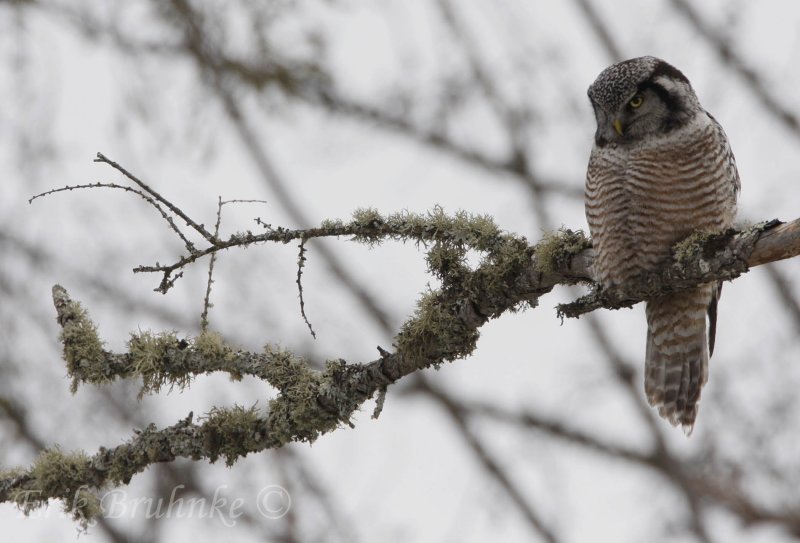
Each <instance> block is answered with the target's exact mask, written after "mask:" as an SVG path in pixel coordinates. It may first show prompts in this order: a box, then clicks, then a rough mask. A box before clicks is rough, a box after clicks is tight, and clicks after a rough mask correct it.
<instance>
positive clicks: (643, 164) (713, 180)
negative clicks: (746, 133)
mask: <svg viewBox="0 0 800 543" xmlns="http://www.w3.org/2000/svg"><path fill="white" fill-rule="evenodd" d="M737 188H738V177H737V174H736V169H735V166H733V165H732V155H731V152H730V149H729V147H728V145H727V142H726V140H725V139H724V136H721V132H720V129H719V128H718V125H717V124H716V122H715V121H714V120H713V118H711V117H710V116H709V115H708V114H706V113H705V112H701V113H700V114H698V115H697V116H696V117H695V119H693V120H692V122H690V123H689V124H687V125H686V126H685V127H683V128H682V129H680V130H675V131H673V132H670V133H669V134H666V135H663V136H661V137H653V138H652V139H650V141H647V140H640V141H638V142H635V143H631V144H626V145H622V144H617V145H614V144H611V145H606V146H604V147H597V146H595V148H594V149H593V150H592V155H591V159H590V162H589V169H588V174H587V181H586V217H587V220H588V222H589V229H590V231H591V235H592V240H593V244H594V248H595V261H594V269H593V272H594V275H595V279H596V280H597V281H599V282H601V283H602V284H603V285H605V286H610V285H615V284H620V283H623V282H625V281H627V280H629V279H631V278H632V277H635V276H636V275H638V274H640V273H641V272H643V271H648V270H653V269H655V268H657V267H658V265H659V264H660V263H661V262H663V261H664V260H665V259H666V258H668V257H669V255H670V247H671V246H672V245H673V244H674V243H676V242H678V241H680V240H681V239H683V238H685V237H686V236H688V235H689V234H691V233H692V232H694V231H696V230H701V231H707V232H719V231H722V230H725V229H726V228H728V227H730V226H731V225H732V224H733V220H734V217H735V214H736V190H737Z"/></svg>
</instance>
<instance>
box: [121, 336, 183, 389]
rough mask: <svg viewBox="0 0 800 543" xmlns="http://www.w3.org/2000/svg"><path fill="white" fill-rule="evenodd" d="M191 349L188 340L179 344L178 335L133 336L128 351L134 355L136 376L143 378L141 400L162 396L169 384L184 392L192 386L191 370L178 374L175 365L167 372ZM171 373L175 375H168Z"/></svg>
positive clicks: (132, 356) (132, 359) (132, 358)
mask: <svg viewBox="0 0 800 543" xmlns="http://www.w3.org/2000/svg"><path fill="white" fill-rule="evenodd" d="M187 347H188V343H187V342H186V341H185V340H179V339H178V336H177V334H176V333H175V332H158V333H153V332H149V331H145V332H140V333H138V334H131V337H130V339H129V340H128V351H129V352H130V354H131V362H132V363H133V367H134V369H133V372H134V373H135V374H137V375H140V376H141V377H142V388H141V390H140V391H139V398H140V399H141V397H142V396H144V395H145V394H151V393H154V392H159V391H160V390H161V388H162V387H163V386H164V385H166V384H169V385H170V386H176V385H177V386H178V387H179V388H180V389H184V388H186V387H187V386H189V384H190V383H191V380H192V375H191V373H189V371H188V370H184V371H176V370H177V368H176V365H175V364H173V367H172V368H166V367H165V365H166V364H167V363H169V361H170V360H173V359H175V358H176V357H177V356H176V355H177V353H178V352H179V351H184V350H185V349H186V348H187ZM167 369H171V370H172V371H167Z"/></svg>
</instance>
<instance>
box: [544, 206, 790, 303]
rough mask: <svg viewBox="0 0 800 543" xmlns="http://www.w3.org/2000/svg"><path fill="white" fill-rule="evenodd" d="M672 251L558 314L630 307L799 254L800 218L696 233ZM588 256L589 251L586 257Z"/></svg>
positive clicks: (735, 275) (731, 276)
mask: <svg viewBox="0 0 800 543" xmlns="http://www.w3.org/2000/svg"><path fill="white" fill-rule="evenodd" d="M672 253H673V255H672V259H671V260H670V261H669V262H665V263H664V265H663V266H662V267H661V268H660V269H658V270H655V271H653V272H649V273H645V274H642V276H641V277H640V278H639V279H638V280H636V281H631V282H630V283H628V284H625V285H621V286H618V287H614V288H608V289H602V288H599V287H598V286H595V289H594V291H593V292H592V293H591V294H589V295H587V296H584V297H583V298H580V299H579V300H577V301H575V302H572V303H569V304H563V305H560V306H559V307H558V312H559V315H562V316H565V317H577V316H580V315H582V314H584V313H588V312H589V311H593V310H595V309H599V308H601V307H602V308H607V309H619V308H622V307H631V306H632V305H634V304H636V303H638V302H641V301H643V300H647V299H650V298H653V297H656V296H660V295H663V294H666V293H669V292H674V291H678V290H685V289H688V288H692V287H695V286H697V285H699V284H701V283H707V282H711V281H717V280H724V281H729V280H732V279H735V278H737V277H739V276H740V275H741V274H743V273H745V272H747V271H748V270H749V269H750V268H752V267H755V266H759V265H761V264H766V263H768V262H775V261H777V260H782V259H785V258H790V257H793V256H797V255H798V254H800V219H798V220H795V221H792V222H790V223H781V222H780V221H777V220H772V221H766V222H762V223H758V224H756V225H754V226H752V227H750V228H745V229H742V230H734V229H731V230H728V231H727V232H725V233H723V234H714V235H707V234H700V233H698V234H693V235H692V236H689V237H688V238H687V239H685V240H683V241H681V242H679V243H677V244H676V245H675V246H674V247H673V250H672ZM589 259H590V257H589V256H588V255H586V260H585V261H588V260H589ZM576 271H577V270H576ZM587 271H588V270H587ZM587 275H588V274H587Z"/></svg>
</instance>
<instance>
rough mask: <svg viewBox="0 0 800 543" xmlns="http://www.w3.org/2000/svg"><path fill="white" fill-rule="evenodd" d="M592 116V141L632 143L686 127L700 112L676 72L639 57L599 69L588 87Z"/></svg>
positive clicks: (683, 78)
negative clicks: (593, 137) (595, 123)
mask: <svg viewBox="0 0 800 543" xmlns="http://www.w3.org/2000/svg"><path fill="white" fill-rule="evenodd" d="M589 100H591V102H592V106H593V107H594V114H595V117H596V118H597V132H596V133H595V143H596V144H597V145H598V146H600V147H602V146H604V145H607V144H609V143H618V144H625V143H633V142H637V141H640V140H642V139H643V138H644V137H652V136H653V135H661V134H665V133H667V132H671V131H673V130H676V129H678V128H680V127H682V126H685V125H686V124H687V123H688V122H689V121H691V120H692V118H693V117H694V116H695V115H697V114H698V113H699V112H701V111H702V108H701V107H700V103H699V102H698V100H697V96H696V95H695V93H694V90H693V89H692V85H691V84H690V83H689V80H688V79H687V78H686V76H685V75H683V73H681V71H680V70H678V69H677V68H675V67H674V66H672V65H671V64H668V63H666V62H664V61H663V60H661V59H659V58H655V57H638V58H632V59H630V60H626V61H623V62H619V63H617V64H613V65H611V66H609V67H608V68H606V69H605V70H603V71H602V72H601V73H600V75H599V76H597V79H595V81H594V83H592V85H591V86H590V87H589Z"/></svg>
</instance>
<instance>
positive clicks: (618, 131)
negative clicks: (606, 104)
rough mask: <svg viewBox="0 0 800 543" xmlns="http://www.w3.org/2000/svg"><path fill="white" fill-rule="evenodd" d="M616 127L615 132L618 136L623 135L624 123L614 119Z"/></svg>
mask: <svg viewBox="0 0 800 543" xmlns="http://www.w3.org/2000/svg"><path fill="white" fill-rule="evenodd" d="M612 124H613V125H614V130H616V132H617V134H618V135H620V136H621V135H622V122H621V121H620V120H619V119H614V122H613V123H612Z"/></svg>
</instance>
